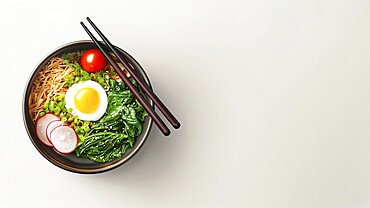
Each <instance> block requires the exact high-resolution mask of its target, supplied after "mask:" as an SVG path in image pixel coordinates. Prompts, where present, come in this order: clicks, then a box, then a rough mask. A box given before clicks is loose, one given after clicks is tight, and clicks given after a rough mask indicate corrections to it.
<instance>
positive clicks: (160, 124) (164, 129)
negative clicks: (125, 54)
mask: <svg viewBox="0 0 370 208" xmlns="http://www.w3.org/2000/svg"><path fill="white" fill-rule="evenodd" d="M80 24H81V25H82V27H83V28H84V29H85V31H86V32H87V34H88V35H89V36H90V38H91V39H92V40H93V42H94V43H95V45H96V46H97V47H98V48H99V50H100V51H101V52H102V53H103V55H104V56H105V58H106V59H107V60H108V62H109V63H110V65H112V67H113V69H114V70H115V71H116V73H117V74H118V76H119V77H120V78H121V79H122V81H123V82H124V83H125V85H126V86H127V87H128V89H129V90H130V91H131V92H132V94H134V96H135V97H136V99H137V100H138V102H139V103H140V104H141V106H143V108H144V109H145V110H146V112H147V113H148V114H149V116H150V117H151V118H152V119H153V121H154V123H155V124H156V125H157V126H158V128H159V129H160V130H161V132H162V133H163V134H164V135H165V136H168V135H170V134H171V131H170V130H169V129H168V127H167V126H166V124H165V123H164V122H163V121H162V119H161V118H160V117H159V116H158V114H157V113H156V112H155V111H154V110H153V109H152V108H151V107H150V106H149V104H148V103H147V102H146V101H145V100H144V98H143V97H142V96H141V95H140V93H139V91H138V90H137V89H136V88H135V86H134V85H133V84H132V83H131V81H130V80H129V79H128V77H127V76H126V75H125V74H124V73H123V71H122V70H121V69H120V67H119V66H118V65H117V63H116V62H115V61H114V60H113V59H112V58H111V57H110V55H109V53H108V52H107V51H105V50H104V49H103V47H102V45H101V43H99V41H98V40H97V39H96V38H95V36H94V35H93V34H92V33H91V32H90V30H89V29H88V28H87V27H86V26H85V24H84V23H83V22H80ZM116 56H117V55H116ZM117 57H119V56H117ZM122 64H123V63H122ZM130 74H131V75H132V74H133V73H130ZM139 80H140V79H136V81H137V82H139ZM140 81H141V80H140Z"/></svg>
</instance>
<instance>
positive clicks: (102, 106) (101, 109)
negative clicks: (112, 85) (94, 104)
mask: <svg viewBox="0 0 370 208" xmlns="http://www.w3.org/2000/svg"><path fill="white" fill-rule="evenodd" d="M87 87H89V88H93V89H95V90H96V91H97V92H98V94H99V100H100V102H99V105H98V108H97V109H96V111H95V112H93V113H90V114H86V113H82V112H81V111H79V110H78V109H77V107H76V105H75V103H74V97H75V95H76V93H77V92H78V91H79V90H81V89H83V88H87ZM65 101H66V108H67V109H69V108H72V112H71V113H72V115H77V116H78V118H79V119H80V120H84V121H97V120H99V119H100V118H101V117H102V116H103V115H104V113H105V111H106V110H107V106H108V97H107V94H106V92H105V90H104V88H103V87H102V86H101V85H100V84H99V83H97V82H94V81H91V80H87V81H85V82H79V83H77V84H73V85H72V86H71V87H70V88H69V89H68V90H67V92H66V95H65Z"/></svg>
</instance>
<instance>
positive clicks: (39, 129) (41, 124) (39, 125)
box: [36, 113, 59, 147]
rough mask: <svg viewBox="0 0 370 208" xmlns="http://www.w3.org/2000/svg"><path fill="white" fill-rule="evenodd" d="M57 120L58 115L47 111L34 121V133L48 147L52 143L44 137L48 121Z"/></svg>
mask: <svg viewBox="0 0 370 208" xmlns="http://www.w3.org/2000/svg"><path fill="white" fill-rule="evenodd" d="M57 120H59V117H58V116H56V115H54V114H51V113H47V114H45V115H44V116H42V117H40V118H38V119H37V121H36V135H37V137H38V138H39V139H40V141H41V142H42V143H44V144H45V145H47V146H49V147H52V146H53V145H52V144H51V143H50V142H49V141H48V139H47V137H46V128H47V126H48V125H49V123H50V122H52V121H57Z"/></svg>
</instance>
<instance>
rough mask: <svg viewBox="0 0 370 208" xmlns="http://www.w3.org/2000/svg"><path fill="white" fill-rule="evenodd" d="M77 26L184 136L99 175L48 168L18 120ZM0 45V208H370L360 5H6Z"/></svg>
mask: <svg viewBox="0 0 370 208" xmlns="http://www.w3.org/2000/svg"><path fill="white" fill-rule="evenodd" d="M52 2H54V3H52ZM86 16H90V17H91V18H92V20H93V21H94V22H95V23H96V24H97V25H98V26H99V27H100V28H101V30H102V31H103V32H104V33H105V34H106V35H107V36H108V38H110V39H111V42H113V43H114V44H115V45H118V46H120V47H122V48H124V49H125V50H126V51H128V52H129V53H130V54H131V55H133V56H134V57H135V58H136V59H137V60H138V61H139V62H140V63H141V64H142V66H143V67H144V68H145V69H146V71H147V73H148V75H149V77H150V79H151V81H152V83H153V86H154V89H155V92H156V93H157V94H158V95H159V97H161V98H162V99H163V101H164V102H165V103H166V104H167V105H168V106H169V107H170V109H171V110H172V111H173V112H174V113H175V114H176V115H177V117H178V118H179V120H180V121H181V123H182V127H181V129H180V130H178V131H173V133H172V135H171V136H170V137H169V138H165V137H164V136H162V135H161V133H160V132H159V130H158V129H157V127H154V128H153V130H152V132H151V134H150V136H149V139H148V141H147V143H146V144H145V145H144V147H143V148H142V149H141V151H140V152H139V154H137V155H136V156H135V157H134V158H133V159H132V160H131V161H130V162H128V163H126V164H125V165H124V166H121V167H120V168H118V169H115V170H113V171H111V172H107V173H104V174H98V175H80V174H74V173H70V172H67V171H64V170H62V169H59V168H57V167H55V166H54V165H52V164H51V163H49V162H48V161H47V160H46V159H44V158H43V157H42V156H41V155H40V154H39V153H38V152H37V151H36V149H35V148H34V147H33V145H32V143H31V142H30V140H29V138H28V136H27V134H26V131H25V128H24V126H23V120H22V111H21V103H22V94H23V90H24V87H25V84H26V80H27V79H28V77H29V75H30V73H31V72H32V71H33V69H34V67H35V66H36V64H37V63H38V62H39V61H40V60H41V59H42V58H43V57H44V56H45V55H46V54H47V53H49V52H50V51H52V50H54V49H55V48H57V47H59V46H60V45H63V44H65V43H68V42H71V41H75V40H81V39H88V36H87V35H86V34H85V32H84V30H83V29H82V28H81V26H80V25H79V22H80V21H81V20H84V18H85V17H86ZM0 39H1V51H0V63H1V65H0V72H1V75H0V90H1V94H0V95H1V102H0V109H1V114H0V115H1V120H0V126H1V127H0V128H1V132H2V136H1V140H0V141H1V143H0V148H1V149H0V207H4V208H7V207H254V208H259V207H267V208H269V207H272V208H275V207H276V208H280V207H281V208H287V207H292V208H297V207H303V208H306V207H315V208H317V207H319V208H320V207H335V208H340V207H351V208H354V207H370V146H369V145H370V139H369V136H370V132H369V124H370V108H369V106H370V70H369V66H370V2H369V1H361V0H347V1H344V0H338V1H329V0H296V1H293V0H260V1H257V0H254V1H253V0H230V1H226V0H224V1H207V0H188V1H172V0H162V1H150V0H147V1H144V0H139V1H133V0H129V1H128V0H120V1H96V0H89V1H69V0H63V1H46V0H45V1H36V0H33V1H23V2H22V1H7V0H1V1H0Z"/></svg>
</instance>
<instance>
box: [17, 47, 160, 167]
mask: <svg viewBox="0 0 370 208" xmlns="http://www.w3.org/2000/svg"><path fill="white" fill-rule="evenodd" d="M91 48H96V46H95V44H94V43H93V42H92V41H89V40H81V41H76V42H71V43H67V44H65V45H63V46H61V47H59V48H57V49H55V50H54V51H52V52H51V53H49V54H48V55H47V56H46V57H45V58H44V59H43V60H42V61H41V62H40V63H39V64H38V65H37V66H36V68H35V69H34V71H33V72H32V74H31V76H30V78H29V79H28V81H27V84H26V88H25V91H24V95H23V101H22V102H23V106H22V110H23V121H24V125H25V128H26V131H27V133H28V136H29V138H30V140H31V142H32V144H33V145H34V147H35V148H36V149H37V150H38V152H39V153H40V154H41V155H42V156H43V157H44V158H46V159H47V160H48V161H49V162H51V163H52V164H54V165H55V166H57V167H59V168H62V169H64V170H67V171H71V172H75V173H82V174H94V173H102V172H105V171H109V170H112V169H114V168H117V167H119V166H121V165H122V164H124V163H125V162H127V161H129V160H130V159H131V158H132V157H133V156H134V155H135V154H136V153H137V152H138V151H139V150H140V148H141V147H142V146H143V145H144V143H145V141H146V139H147V138H148V136H149V133H150V130H151V128H152V123H153V121H152V119H151V118H150V117H149V116H146V118H145V120H144V123H143V130H142V133H141V135H140V136H139V137H137V138H136V140H135V143H134V146H133V147H132V148H131V149H129V150H127V151H126V153H125V154H124V155H123V156H122V157H121V158H119V159H116V160H113V161H111V162H106V163H98V162H93V161H91V160H89V159H86V158H78V157H77V156H76V155H75V153H74V152H73V153H71V154H60V153H57V152H56V151H55V150H54V149H53V148H52V147H48V146H46V145H45V144H43V143H42V142H41V141H40V140H39V139H38V138H37V136H36V127H35V124H34V123H33V121H32V118H31V116H30V115H29V107H28V99H29V96H30V94H31V89H32V85H33V83H34V81H35V79H36V76H37V75H38V74H39V72H40V71H41V70H42V69H43V67H44V66H45V65H46V64H47V63H48V61H49V60H50V59H51V58H53V57H56V56H61V55H62V54H64V53H68V52H74V51H78V50H80V51H81V50H87V49H91ZM116 49H117V50H118V51H119V53H121V55H122V57H123V58H124V59H125V61H127V62H128V63H129V64H130V65H131V66H132V67H133V68H134V70H135V71H136V72H138V75H139V76H141V78H143V80H144V81H145V82H146V83H147V84H148V86H149V87H151V84H150V81H149V78H148V76H147V75H146V73H145V71H144V69H143V68H142V67H141V66H140V64H139V63H138V62H137V61H136V60H135V59H134V58H133V57H132V56H131V55H129V54H128V53H127V52H125V51H124V50H122V49H120V48H118V47H116ZM149 104H150V105H151V106H152V108H154V105H153V102H152V101H151V100H150V101H149Z"/></svg>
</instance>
